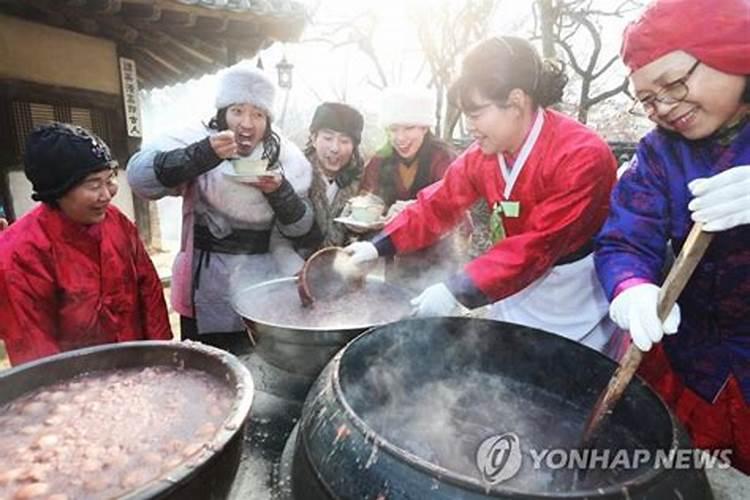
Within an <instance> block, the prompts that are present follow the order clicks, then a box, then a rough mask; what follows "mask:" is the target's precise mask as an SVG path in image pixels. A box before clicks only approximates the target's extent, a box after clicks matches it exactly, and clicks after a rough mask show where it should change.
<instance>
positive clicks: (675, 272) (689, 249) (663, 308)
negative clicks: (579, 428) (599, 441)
mask: <svg viewBox="0 0 750 500" xmlns="http://www.w3.org/2000/svg"><path fill="white" fill-rule="evenodd" d="M702 228H703V225H702V224H700V223H696V224H694V225H693V228H692V229H691V230H690V234H688V237H687V239H686V240H685V244H684V245H683V247H682V251H680V255H678V256H677V259H676V260H675V262H674V264H673V265H672V269H671V270H670V271H669V274H668V275H667V278H666V279H665V280H664V284H663V285H662V287H661V289H660V290H659V300H658V306H657V311H658V314H659V319H660V320H661V321H664V320H665V319H666V318H667V316H668V315H669V312H670V311H671V310H672V307H673V306H674V305H675V303H676V302H677V297H679V296H680V293H682V290H683V289H684V288H685V285H686V284H687V282H688V280H689V279H690V276H692V274H693V271H694V270H695V268H696V266H697V265H698V262H700V260H701V258H702V257H703V254H705V253H706V249H707V248H708V245H709V243H711V239H712V238H713V233H705V232H703V230H702ZM642 358H643V351H641V350H640V349H638V347H637V346H636V345H635V344H633V343H631V344H630V347H628V350H627V351H626V352H625V355H624V356H623V358H622V360H621V361H620V366H619V367H618V368H617V370H615V373H614V375H612V378H611V379H610V380H609V384H608V385H607V387H606V389H604V390H603V391H602V392H601V394H600V395H599V399H597V401H596V404H595V405H594V408H593V409H592V411H591V413H590V414H589V418H588V420H587V421H586V426H585V427H584V431H583V439H582V443H583V444H582V446H581V449H586V448H588V447H590V446H591V444H592V441H593V439H594V438H595V437H596V431H597V429H598V428H599V427H600V425H601V422H602V420H603V419H604V417H605V416H606V415H607V414H608V413H610V412H611V410H612V408H614V406H615V405H616V404H617V402H618V401H619V400H620V397H621V396H622V394H623V392H624V391H625V389H626V388H627V386H628V384H629V383H630V380H631V379H632V378H633V375H634V374H635V372H636V370H638V366H639V365H640V364H641V359H642Z"/></svg>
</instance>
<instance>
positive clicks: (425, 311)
mask: <svg viewBox="0 0 750 500" xmlns="http://www.w3.org/2000/svg"><path fill="white" fill-rule="evenodd" d="M411 305H412V306H413V307H414V312H413V313H412V315H413V316H417V317H427V316H450V315H452V314H456V313H458V312H459V311H461V309H462V308H463V306H462V305H461V303H460V302H459V301H457V300H456V297H454V296H453V294H452V293H451V291H450V290H448V287H447V286H445V285H444V284H442V283H438V284H437V285H432V286H428V287H427V288H425V289H424V291H423V292H422V293H420V294H419V295H417V296H416V297H414V298H413V299H412V300H411Z"/></svg>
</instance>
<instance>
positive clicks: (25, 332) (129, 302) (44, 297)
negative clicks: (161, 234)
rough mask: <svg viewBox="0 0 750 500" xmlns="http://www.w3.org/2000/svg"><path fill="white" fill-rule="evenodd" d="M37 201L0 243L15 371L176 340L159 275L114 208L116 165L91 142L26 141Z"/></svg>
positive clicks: (59, 130) (70, 129)
mask: <svg viewBox="0 0 750 500" xmlns="http://www.w3.org/2000/svg"><path fill="white" fill-rule="evenodd" d="M24 166H25V172H26V177H27V178H28V179H29V181H31V183H32V185H33V189H34V193H33V194H32V198H33V199H34V200H36V201H40V202H42V203H41V204H40V205H39V206H37V207H36V208H35V209H33V210H32V211H30V212H29V213H27V214H26V215H24V216H23V217H21V218H20V219H19V220H17V221H16V222H15V223H14V224H13V225H12V226H11V227H10V228H8V229H7V230H5V231H3V232H2V233H1V234H0V338H2V339H3V340H4V341H5V347H6V349H7V351H8V355H9V357H10V361H11V363H13V364H14V365H15V364H19V363H24V362H26V361H31V360H33V359H37V358H40V357H43V356H49V355H52V354H55V353H58V352H61V351H67V350H70V349H77V348H81V347H87V346H91V345H97V344H105V343H110V342H122V341H127V340H144V339H151V340H158V339H165V340H166V339H170V338H172V332H171V330H170V327H169V320H168V318H167V307H166V304H165V302H164V295H163V291H162V287H161V282H160V281H159V277H158V275H157V274H156V269H154V265H153V264H152V262H151V260H150V259H149V257H148V254H147V253H146V249H145V248H144V246H143V243H142V242H141V240H140V238H139V237H138V233H137V231H136V228H135V226H134V225H133V223H132V222H130V220H128V219H127V217H125V215H124V214H123V213H122V212H120V211H119V210H118V209H117V208H115V206H114V205H112V204H111V202H112V199H113V198H114V196H115V194H116V193H117V163H116V162H115V161H114V160H113V159H112V156H111V154H110V152H109V148H108V147H107V145H106V144H105V143H104V142H102V140H101V139H99V138H98V137H97V136H95V135H94V134H92V133H90V132H89V131H87V130H85V129H83V128H81V127H74V126H72V125H66V124H61V123H52V124H49V125H44V126H41V127H39V128H37V129H36V130H35V131H34V132H32V134H31V135H30V136H29V139H28V141H27V146H26V154H25V157H24Z"/></svg>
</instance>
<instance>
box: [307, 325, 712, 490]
mask: <svg viewBox="0 0 750 500" xmlns="http://www.w3.org/2000/svg"><path fill="white" fill-rule="evenodd" d="M614 368H615V365H614V363H613V362H611V361H610V360H609V359H607V358H606V357H604V356H602V355H600V354H598V353H596V352H594V351H592V350H590V349H588V348H586V347H583V346H581V345H578V344H576V343H574V342H572V341H569V340H567V339H564V338H562V337H559V336H556V335H553V334H549V333H546V332H542V331H538V330H534V329H530V328H525V327H521V326H517V325H512V324H507V323H500V322H494V321H487V320H477V319H468V318H443V319H421V320H408V321H402V322H399V323H394V324H390V325H386V326H383V327H379V328H375V329H372V330H370V331H368V332H366V333H364V334H362V335H361V336H360V337H358V338H357V339H355V340H353V341H352V342H351V343H350V344H349V345H347V346H346V347H345V348H344V349H343V350H342V351H341V352H339V353H338V354H337V355H336V357H335V358H334V359H333V360H332V361H331V363H330V364H329V365H328V366H327V367H326V369H325V370H324V371H323V372H322V373H321V375H320V377H319V378H318V380H317V381H316V383H315V385H314V386H313V387H312V389H311V391H310V393H309V394H308V397H307V400H306V402H305V405H304V407H303V413H302V419H301V421H300V423H299V432H298V437H297V440H296V445H295V449H294V458H293V463H292V489H293V495H294V498H296V500H318V499H388V500H395V499H415V500H416V499H425V498H431V499H446V500H447V499H451V500H456V499H480V498H482V499H483V498H507V499H510V498H513V499H532V498H533V499H538V498H567V499H570V498H580V499H582V498H606V499H614V498H617V499H625V498H627V499H644V500H645V499H649V500H663V499H668V498H681V499H684V500H687V499H696V500H698V499H701V500H702V499H710V498H712V494H711V491H710V488H709V486H708V482H707V480H706V476H705V472H704V471H703V470H697V469H694V468H690V469H682V470H678V469H666V468H664V467H660V468H655V467H654V466H653V465H646V466H643V467H640V468H638V467H634V468H632V469H628V468H626V467H620V468H615V469H614V470H601V468H600V469H598V470H597V469H594V470H590V471H589V472H587V473H586V476H585V477H584V478H582V479H581V478H579V479H578V481H579V482H577V483H573V471H572V470H566V469H562V470H556V471H555V470H553V469H554V467H550V465H549V463H547V464H546V466H547V469H544V467H543V468H541V469H539V468H533V467H532V466H533V463H534V462H533V460H532V455H531V449H532V448H534V449H535V451H536V452H537V453H538V452H539V449H540V448H557V447H560V448H575V447H576V446H577V444H578V440H579V436H580V432H581V430H582V428H583V425H584V420H585V418H586V415H587V412H588V410H589V409H590V408H591V406H592V404H593V403H594V401H595V400H596V397H597V395H598V391H599V390H600V389H601V387H602V385H603V384H604V383H606V381H607V380H608V379H609V377H610V375H611V373H612V372H613V370H614ZM451 381H452V382H456V381H458V382H460V384H459V385H460V387H459V389H458V390H456V387H453V386H451V383H452V382H451ZM507 433H514V434H516V435H517V436H518V438H519V441H518V442H516V449H517V450H518V451H520V453H518V451H517V452H516V454H515V456H516V457H517V458H518V457H520V458H521V462H520V464H521V465H520V470H519V471H518V473H517V474H516V475H515V476H513V477H511V478H510V479H507V480H503V481H500V482H494V483H493V478H495V479H496V478H497V476H491V475H489V476H488V475H487V474H485V475H482V473H481V472H480V470H479V468H478V467H477V464H478V463H479V462H480V461H481V460H482V459H481V458H480V456H482V455H481V453H479V450H480V445H481V444H482V443H483V442H485V440H486V439H488V438H489V439H492V438H493V436H499V435H506V436H507V435H508V434H507ZM601 436H602V439H600V442H598V443H597V444H596V448H597V449H599V450H610V451H612V452H616V451H617V450H627V451H626V452H627V453H631V455H628V456H632V452H633V451H634V450H635V449H636V448H637V449H642V450H647V451H648V452H650V453H655V452H656V450H663V452H664V453H668V452H669V451H670V450H674V449H677V448H689V447H690V441H689V439H688V437H687V435H686V433H685V431H684V430H683V429H682V428H681V427H680V425H679V424H678V422H677V421H676V420H675V419H674V417H673V416H672V415H671V413H670V412H669V411H668V410H667V408H666V407H665V406H664V404H663V402H662V401H661V400H660V399H659V398H658V396H656V395H655V394H654V393H653V392H652V390H651V389H650V388H649V387H648V386H646V385H645V384H644V383H643V382H642V381H641V380H639V379H636V380H634V381H633V382H632V383H631V385H630V387H629V388H628V389H627V391H626V392H625V395H624V397H623V399H622V401H621V402H620V404H619V405H618V406H617V408H616V409H615V411H614V412H613V414H612V415H611V416H610V418H609V419H608V420H607V421H606V423H605V424H604V426H603V427H602V433H601ZM493 442H495V443H496V442H497V441H493ZM482 449H483V450H485V451H486V449H487V448H486V447H484V448H482ZM505 449H506V451H507V450H512V449H513V446H512V443H511V446H510V447H508V446H506V448H505ZM511 455H512V454H510V453H506V455H505V456H511ZM537 456H538V455H537ZM496 457H497V455H496ZM486 458H487V456H486V455H485V459H486ZM486 463H487V461H486V460H485V461H484V464H485V465H486ZM557 463H558V464H559V462H557ZM609 464H611V462H609ZM494 465H497V463H496V462H495V463H494ZM486 470H487V469H485V471H486ZM494 471H495V472H496V470H494Z"/></svg>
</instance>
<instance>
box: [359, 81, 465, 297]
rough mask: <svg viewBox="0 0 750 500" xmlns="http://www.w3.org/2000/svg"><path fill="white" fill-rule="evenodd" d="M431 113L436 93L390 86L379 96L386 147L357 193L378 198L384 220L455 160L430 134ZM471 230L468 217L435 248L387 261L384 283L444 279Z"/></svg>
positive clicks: (412, 284) (420, 284)
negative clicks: (380, 199)
mask: <svg viewBox="0 0 750 500" xmlns="http://www.w3.org/2000/svg"><path fill="white" fill-rule="evenodd" d="M436 108H437V103H436V99H435V94H434V92H432V91H430V90H428V89H426V88H420V87H394V88H390V89H386V90H385V92H384V93H383V96H382V101H381V111H380V124H381V125H382V126H383V127H385V129H386V133H387V135H388V142H387V143H386V144H385V145H384V146H383V147H382V148H380V150H378V151H377V152H376V153H375V156H374V157H373V158H372V159H370V161H369V162H368V163H367V166H366V167H365V173H364V176H363V178H362V183H361V185H360V190H361V192H363V193H364V192H367V193H372V194H375V195H377V196H379V197H380V198H382V199H383V201H384V202H385V209H386V213H387V214H388V216H389V217H392V216H394V215H395V214H396V213H398V211H399V210H400V209H403V208H404V207H405V206H407V204H408V203H409V202H411V201H414V200H415V199H416V198H417V193H418V192H419V191H421V190H422V189H424V188H426V187H427V186H429V185H430V184H433V183H435V182H437V181H439V180H440V179H442V178H443V175H444V174H445V171H446V170H447V169H448V166H449V165H450V164H451V163H452V162H453V160H454V159H455V158H456V153H455V151H453V149H452V148H451V147H450V146H449V145H448V144H447V143H445V142H443V141H442V140H440V139H439V138H438V137H436V136H435V135H434V134H433V133H432V131H431V127H432V126H433V125H434V124H435V116H436ZM471 230H472V226H471V219H470V218H469V216H468V214H467V218H466V224H464V225H463V226H462V227H461V228H460V229H459V231H456V232H455V233H451V235H449V237H445V238H443V240H442V242H441V243H440V244H439V245H437V246H436V247H433V248H431V249H427V250H424V251H422V252H417V253H415V254H413V255H408V256H404V255H400V256H397V257H395V258H394V259H392V261H390V262H389V264H388V265H387V266H386V279H388V280H389V281H391V282H396V283H398V284H400V285H402V286H406V287H408V288H411V289H413V290H419V289H422V288H424V287H425V286H427V285H431V284H432V283H435V282H438V281H441V280H442V279H443V278H447V277H448V276H450V275H452V274H453V273H454V272H456V271H457V270H458V269H460V267H461V265H462V264H463V263H464V260H465V258H466V256H465V254H466V251H467V248H468V240H469V238H470V235H471Z"/></svg>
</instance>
